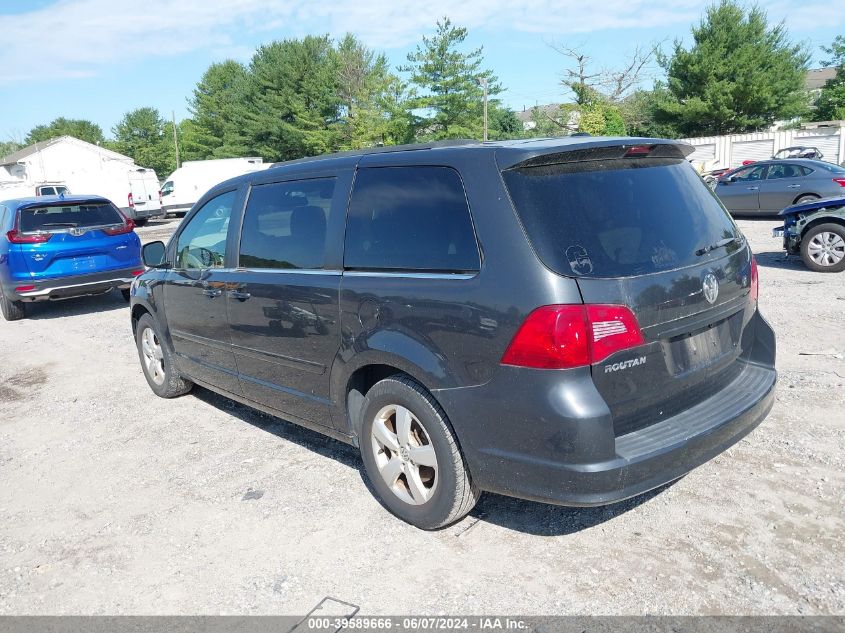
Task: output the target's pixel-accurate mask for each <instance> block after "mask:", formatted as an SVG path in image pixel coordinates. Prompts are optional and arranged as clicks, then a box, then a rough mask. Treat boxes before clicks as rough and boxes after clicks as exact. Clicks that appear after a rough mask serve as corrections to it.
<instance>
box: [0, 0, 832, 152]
mask: <svg viewBox="0 0 845 633" xmlns="http://www.w3.org/2000/svg"><path fill="white" fill-rule="evenodd" d="M708 4H709V2H707V1H699V0H663V2H655V0H602V2H600V3H599V2H591V1H590V0H483V1H482V0H462V1H461V2H456V1H455V0H424V1H420V0H413V1H408V0H392V1H384V0H319V1H316V2H315V1H313V0H297V1H293V0H0V41H2V47H0V141H7V140H17V141H21V140H22V139H23V138H24V137H25V136H26V134H27V132H28V131H29V130H30V129H31V128H32V127H33V126H35V125H37V124H40V123H48V122H50V121H51V120H53V119H54V118H56V117H59V116H65V117H68V118H84V119H90V120H92V121H94V122H95V123H98V124H99V125H100V126H101V127H102V128H103V131H104V132H105V134H106V136H110V135H111V128H112V127H113V126H114V125H115V123H117V122H118V121H119V120H120V118H121V116H122V115H123V114H124V113H126V112H127V111H129V110H132V109H134V108H138V107H142V106H152V107H155V108H158V109H159V111H160V112H161V113H162V114H163V115H165V116H167V117H170V114H171V112H175V116H176V118H177V119H182V118H185V117H187V116H189V111H188V102H187V99H188V97H189V96H190V94H191V90H192V89H193V87H194V86H195V85H196V83H197V81H198V80H199V79H200V77H201V76H202V74H203V72H204V71H205V70H206V69H207V68H208V66H209V65H210V64H212V63H214V62H217V61H222V60H224V59H228V58H232V59H236V60H238V61H241V62H244V63H248V61H249V59H250V57H251V56H252V53H253V52H254V51H255V49H256V47H258V46H260V45H261V44H264V43H268V42H271V41H273V40H276V39H283V38H286V37H302V36H304V35H308V34H325V33H328V34H329V35H331V36H333V37H339V36H341V35H343V34H344V33H346V32H351V33H354V34H355V35H357V36H358V37H359V38H361V39H362V40H363V41H364V42H365V43H366V44H367V45H369V46H370V47H372V48H374V49H376V50H378V51H383V52H384V53H386V54H387V56H388V59H389V60H390V61H391V63H392V64H393V65H394V66H397V65H399V64H402V63H403V62H405V59H406V57H407V55H408V52H409V51H411V50H413V49H414V47H415V46H416V45H417V43H419V42H420V40H421V37H422V36H423V35H426V34H429V35H430V34H431V33H432V32H433V30H434V28H435V22H436V21H437V19H438V18H439V17H443V16H449V17H450V19H451V20H452V22H453V23H455V24H457V25H460V26H464V27H466V28H467V29H468V30H469V37H468V38H467V41H466V43H465V44H466V48H467V50H469V49H471V48H475V47H478V46H483V47H484V58H485V62H486V66H487V67H489V68H491V69H492V70H493V71H494V72H495V73H496V74H497V75H498V77H499V79H500V81H501V83H502V84H503V85H504V86H505V87H506V88H507V91H506V92H505V93H503V94H502V95H500V98H501V100H502V101H503V102H504V103H505V104H506V105H507V106H509V107H511V108H513V109H514V110H517V111H519V110H522V109H523V108H530V107H532V106H533V105H535V104H544V103H552V102H559V101H561V100H563V99H564V98H565V95H564V92H563V90H562V88H561V87H560V79H561V77H562V72H563V69H564V68H565V67H566V62H567V60H566V59H565V58H564V57H563V56H561V55H560V53H558V52H556V51H555V49H554V46H555V45H565V46H567V47H574V48H579V49H581V50H583V51H584V52H586V53H587V54H588V55H589V56H591V57H592V58H593V59H594V63H595V66H596V67H598V68H601V67H606V68H614V67H619V66H621V65H623V64H624V62H625V60H626V58H627V57H628V56H629V55H630V54H631V52H632V51H633V50H634V49H635V48H636V47H637V46H650V45H652V44H657V43H662V44H663V47H664V50H668V48H669V46H670V45H671V43H672V42H673V41H674V40H675V39H681V40H683V41H686V42H688V41H689V39H690V38H689V33H690V27H691V26H692V25H693V24H694V23H697V22H698V21H699V20H700V18H701V16H702V14H703V12H704V9H705V8H706V6H707V5H708ZM758 4H759V5H760V6H761V7H762V8H764V9H765V10H766V11H767V12H768V15H769V18H770V21H771V22H779V21H781V20H783V21H784V23H785V25H786V27H787V29H788V30H789V33H790V36H791V37H792V38H793V39H794V40H798V41H804V42H806V43H807V44H808V45H809V46H810V48H811V50H812V53H813V64H812V66H813V67H817V66H818V65H819V62H820V61H821V60H822V59H824V58H825V56H824V53H822V52H821V50H820V48H819V47H820V46H822V45H826V44H829V43H830V42H831V41H832V40H833V38H834V37H835V36H836V35H838V34H845V12H843V11H841V10H840V9H841V7H839V6H838V5H839V0H803V1H802V2H795V1H794V0H759V2H758ZM659 75H660V72H659V69H658V68H653V69H652V70H651V71H650V72H649V75H648V77H647V80H646V84H650V83H651V80H653V79H654V78H655V77H658V76H659Z"/></svg>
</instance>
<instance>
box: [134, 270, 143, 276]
mask: <svg viewBox="0 0 845 633" xmlns="http://www.w3.org/2000/svg"><path fill="white" fill-rule="evenodd" d="M143 273H144V270H143V269H141V270H133V271H132V276H133V277H138V276H140V275H142V274H143Z"/></svg>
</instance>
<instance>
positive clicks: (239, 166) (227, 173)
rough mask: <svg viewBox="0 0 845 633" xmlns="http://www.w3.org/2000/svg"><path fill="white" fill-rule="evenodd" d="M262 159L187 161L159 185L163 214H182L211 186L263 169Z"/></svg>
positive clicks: (264, 167)
mask: <svg viewBox="0 0 845 633" xmlns="http://www.w3.org/2000/svg"><path fill="white" fill-rule="evenodd" d="M269 166H270V164H269V163H267V164H265V163H264V159H263V158H259V157H255V156H253V157H249V158H218V159H215V160H188V161H185V162H184V163H182V166H181V167H180V168H179V169H177V170H176V171H174V172H173V173H172V174H170V176H168V177H167V180H166V181H165V182H164V185H162V187H161V200H162V205H163V208H164V212H165V213H185V212H186V211H188V209H190V208H191V207H192V206H193V204H194V203H195V202H196V201H197V200H199V199H200V198H201V197H202V195H203V194H204V193H205V192H206V191H208V190H209V189H211V188H212V187H213V186H214V185H216V184H218V183H221V182H223V181H224V180H228V179H229V178H234V177H235V176H240V175H242V174H247V173H249V172H253V171H260V170H262V169H267V168H268V167H269Z"/></svg>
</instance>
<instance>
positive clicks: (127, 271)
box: [0, 196, 144, 321]
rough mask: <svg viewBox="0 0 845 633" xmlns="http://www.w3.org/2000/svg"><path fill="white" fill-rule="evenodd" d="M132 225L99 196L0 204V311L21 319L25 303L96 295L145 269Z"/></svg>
mask: <svg viewBox="0 0 845 633" xmlns="http://www.w3.org/2000/svg"><path fill="white" fill-rule="evenodd" d="M134 229H135V224H134V223H133V222H132V220H131V219H129V218H126V217H125V216H124V215H123V214H122V213H121V212H120V211H119V210H118V209H117V207H115V206H114V205H113V204H112V203H111V202H109V201H108V200H106V199H105V198H101V197H99V196H40V197H38V198H23V199H19V200H7V201H5V202H0V312H2V313H3V318H5V319H6V320H7V321H15V320H17V319H22V318H23V317H24V316H25V314H26V312H25V303H26V302H32V301H46V300H50V299H66V298H69V297H79V296H85V295H95V294H101V293H104V292H108V291H110V290H112V289H113V288H120V290H121V292H122V293H123V296H124V298H125V299H126V300H128V299H129V285H130V283H131V282H132V279H134V278H135V277H137V276H138V275H140V274H141V273H142V272H143V271H144V266H143V264H142V263H141V241H140V240H139V239H138V236H137V235H136V234H135V231H134Z"/></svg>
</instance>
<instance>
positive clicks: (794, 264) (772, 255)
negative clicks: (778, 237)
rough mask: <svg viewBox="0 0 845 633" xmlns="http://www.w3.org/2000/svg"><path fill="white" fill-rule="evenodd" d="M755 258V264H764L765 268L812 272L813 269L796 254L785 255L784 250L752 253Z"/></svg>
mask: <svg viewBox="0 0 845 633" xmlns="http://www.w3.org/2000/svg"><path fill="white" fill-rule="evenodd" d="M754 257H756V258H757V264H758V265H760V266H765V267H766V268H781V269H783V270H795V271H798V272H804V273H808V274H813V271H812V270H810V269H809V268H807V267H806V266H805V265H804V262H803V261H801V258H800V257H799V256H797V255H790V256H787V255H786V253H785V252H784V251H763V252H761V253H754Z"/></svg>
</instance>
